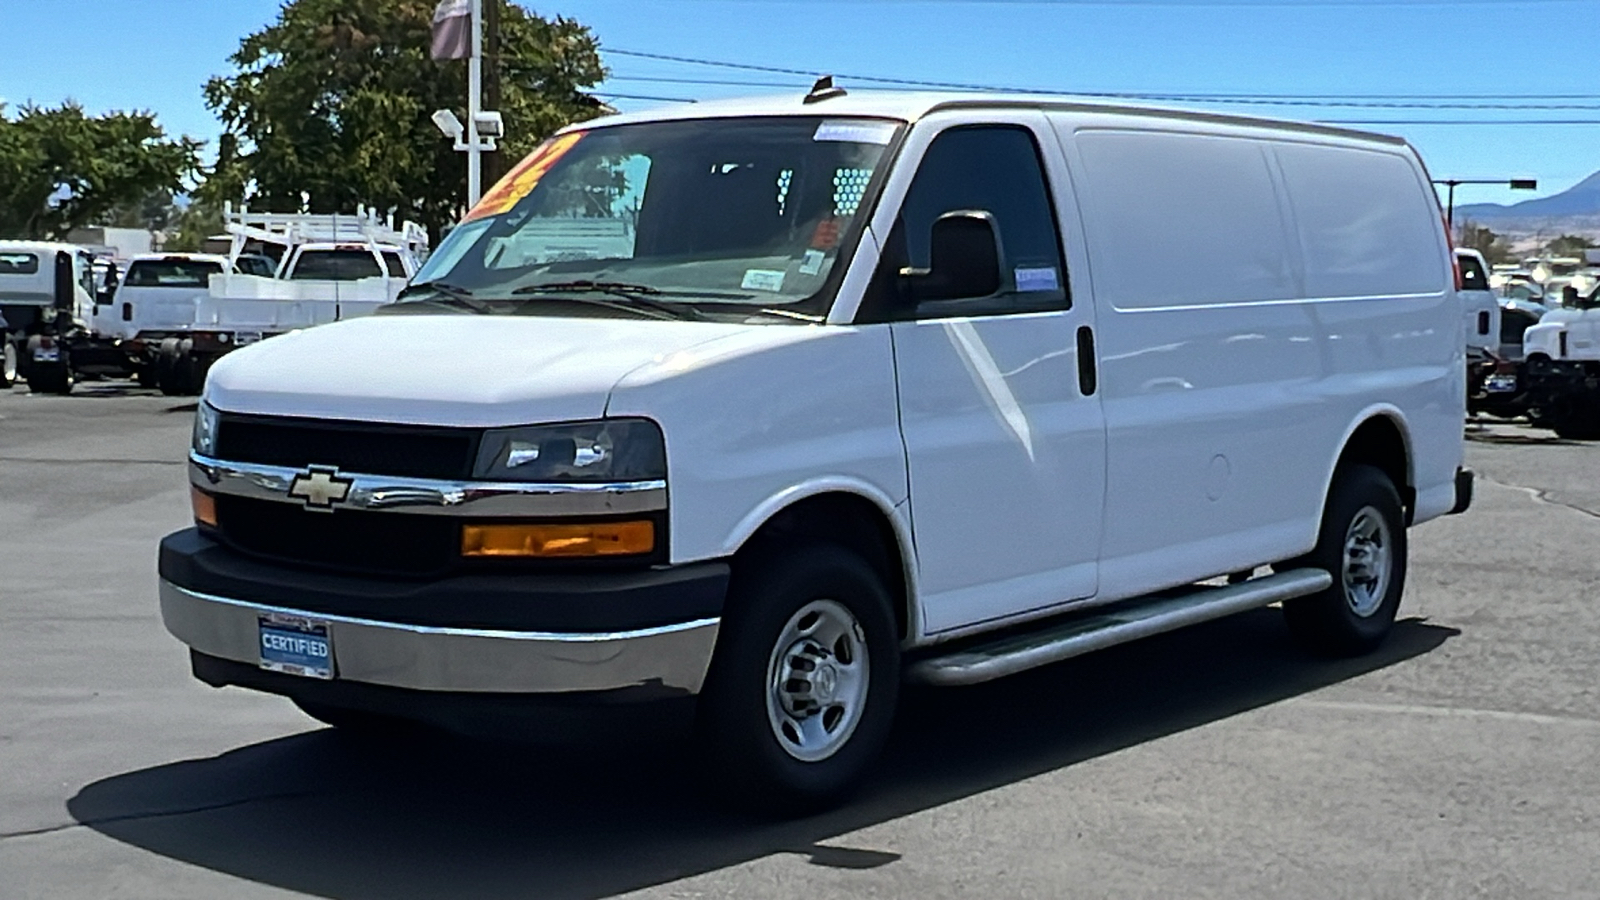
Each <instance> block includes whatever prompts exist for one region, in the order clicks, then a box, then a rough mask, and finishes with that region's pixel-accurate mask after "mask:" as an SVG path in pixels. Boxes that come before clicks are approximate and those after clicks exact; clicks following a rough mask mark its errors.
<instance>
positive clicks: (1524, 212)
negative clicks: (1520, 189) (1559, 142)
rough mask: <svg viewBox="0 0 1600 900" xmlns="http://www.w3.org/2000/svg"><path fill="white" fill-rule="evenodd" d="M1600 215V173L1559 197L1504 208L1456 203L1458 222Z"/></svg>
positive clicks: (1497, 205)
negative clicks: (1466, 220)
mask: <svg viewBox="0 0 1600 900" xmlns="http://www.w3.org/2000/svg"><path fill="white" fill-rule="evenodd" d="M1573 216H1600V172H1596V173H1594V174H1593V175H1590V176H1589V177H1588V178H1585V179H1584V180H1582V181H1580V182H1578V183H1577V184H1575V185H1573V186H1572V187H1570V188H1567V189H1566V190H1564V191H1562V192H1561V193H1559V194H1552V195H1551V196H1549V197H1537V198H1534V199H1532V200H1524V201H1522V202H1521V203H1513V204H1511V205H1510V206H1503V205H1501V204H1499V203H1473V204H1469V205H1467V206H1462V205H1461V204H1459V203H1458V204H1456V221H1458V222H1459V221H1461V220H1462V219H1463V218H1466V219H1472V220H1474V221H1478V222H1489V221H1494V220H1501V219H1530V218H1569V217H1573Z"/></svg>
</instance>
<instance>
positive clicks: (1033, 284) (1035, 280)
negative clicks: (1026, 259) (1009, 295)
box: [1014, 266, 1061, 293]
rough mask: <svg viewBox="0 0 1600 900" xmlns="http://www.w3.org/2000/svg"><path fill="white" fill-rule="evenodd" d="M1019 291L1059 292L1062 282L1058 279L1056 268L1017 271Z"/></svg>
mask: <svg viewBox="0 0 1600 900" xmlns="http://www.w3.org/2000/svg"><path fill="white" fill-rule="evenodd" d="M1014 274H1015V275H1016V277H1017V290H1018V291H1021V292H1023V293H1030V292H1033V291H1059V290H1061V280H1060V279H1058V278H1057V277H1056V270H1055V267H1053V266H1051V267H1047V268H1043V269H1017V270H1016V271H1015V273H1014Z"/></svg>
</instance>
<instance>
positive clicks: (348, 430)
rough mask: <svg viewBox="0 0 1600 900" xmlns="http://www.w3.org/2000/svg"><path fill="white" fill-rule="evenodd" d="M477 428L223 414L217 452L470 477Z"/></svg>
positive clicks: (370, 470) (270, 462) (292, 464)
mask: <svg viewBox="0 0 1600 900" xmlns="http://www.w3.org/2000/svg"><path fill="white" fill-rule="evenodd" d="M477 453H478V432H477V431H476V430H474V429H465V428H431V427H426V426H414V425H374V424H368V423H363V422H331V421H323V420H304V419H277V418H264V417H257V416H237V415H230V414H226V413H224V414H223V415H222V418H221V423H220V425H219V427H218V430H217V456H218V458H220V459H226V460H229V461H232V462H243V463H256V464H259V465H267V466H286V467H289V468H295V469H298V468H303V467H305V466H308V465H312V464H315V465H322V466H337V467H338V468H339V469H341V470H343V471H345V472H359V473H361V474H364V475H392V476H396V477H400V478H440V479H463V478H470V477H471V476H472V465H473V462H474V460H475V459H476V457H477Z"/></svg>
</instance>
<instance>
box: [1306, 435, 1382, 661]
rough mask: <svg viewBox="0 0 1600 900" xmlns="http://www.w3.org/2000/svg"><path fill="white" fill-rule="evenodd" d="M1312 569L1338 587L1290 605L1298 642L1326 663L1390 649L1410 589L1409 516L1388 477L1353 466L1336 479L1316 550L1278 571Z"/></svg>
mask: <svg viewBox="0 0 1600 900" xmlns="http://www.w3.org/2000/svg"><path fill="white" fill-rule="evenodd" d="M1305 566H1310V567H1314V568H1319V569H1324V570H1326V571H1327V572H1328V573H1329V574H1330V575H1332V576H1333V585H1332V586H1331V587H1329V588H1328V589H1327V590H1325V591H1323V592H1322V593H1320V594H1313V595H1311V596H1309V597H1301V598H1299V599H1296V600H1290V601H1287V602H1285V603H1284V604H1283V615H1284V619H1285V620H1286V621H1287V622H1288V624H1289V631H1290V632H1291V633H1292V634H1293V635H1294V637H1295V639H1296V640H1298V641H1299V642H1300V643H1301V644H1302V645H1303V646H1304V647H1306V649H1308V650H1310V651H1312V652H1314V653H1318V654H1321V655H1324V656H1358V655H1360V654H1363V653H1367V652H1370V651H1372V650H1374V649H1376V648H1377V647H1378V645H1379V644H1381V643H1383V639H1384V638H1385V637H1387V636H1388V634H1389V629H1390V628H1391V627H1392V626H1393V625H1394V619H1395V614H1396V613H1397V612H1398V611H1399V609H1400V595H1401V594H1402V593H1403V592H1404V590H1405V581H1406V525H1405V510H1404V508H1403V507H1402V506H1401V505H1400V492H1399V491H1398V490H1397V489H1396V488H1395V485H1394V482H1393V481H1391V480H1390V479H1389V476H1388V475H1386V474H1384V472H1383V470H1381V469H1378V468H1376V467H1374V466H1367V465H1353V466H1347V467H1345V468H1342V469H1341V470H1340V471H1339V472H1338V473H1337V474H1335V475H1334V479H1333V486H1332V488H1331V489H1330V490H1329V492H1328V501H1327V504H1326V507H1325V508H1324V510H1323V513H1322V529H1321V532H1320V533H1319V535H1318V538H1317V546H1316V549H1314V550H1312V551H1311V553H1310V554H1309V555H1307V556H1304V557H1301V558H1300V559H1297V560H1293V561H1291V562H1289V563H1287V564H1285V565H1283V566H1278V567H1277V568H1279V569H1287V568H1300V567H1305Z"/></svg>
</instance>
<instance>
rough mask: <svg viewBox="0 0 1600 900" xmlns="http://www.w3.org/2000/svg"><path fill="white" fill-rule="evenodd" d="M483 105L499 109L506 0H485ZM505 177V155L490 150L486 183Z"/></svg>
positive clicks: (487, 107)
mask: <svg viewBox="0 0 1600 900" xmlns="http://www.w3.org/2000/svg"><path fill="white" fill-rule="evenodd" d="M483 2H484V7H483V47H484V49H483V63H484V70H483V106H484V108H485V109H499V108H500V15H501V10H502V9H504V4H505V0H483ZM505 174H506V164H505V153H504V152H503V151H501V150H499V149H495V150H490V151H488V153H487V154H486V155H485V156H484V158H483V183H484V184H487V185H495V184H499V183H500V179H501V178H503V177H504V176H505Z"/></svg>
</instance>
